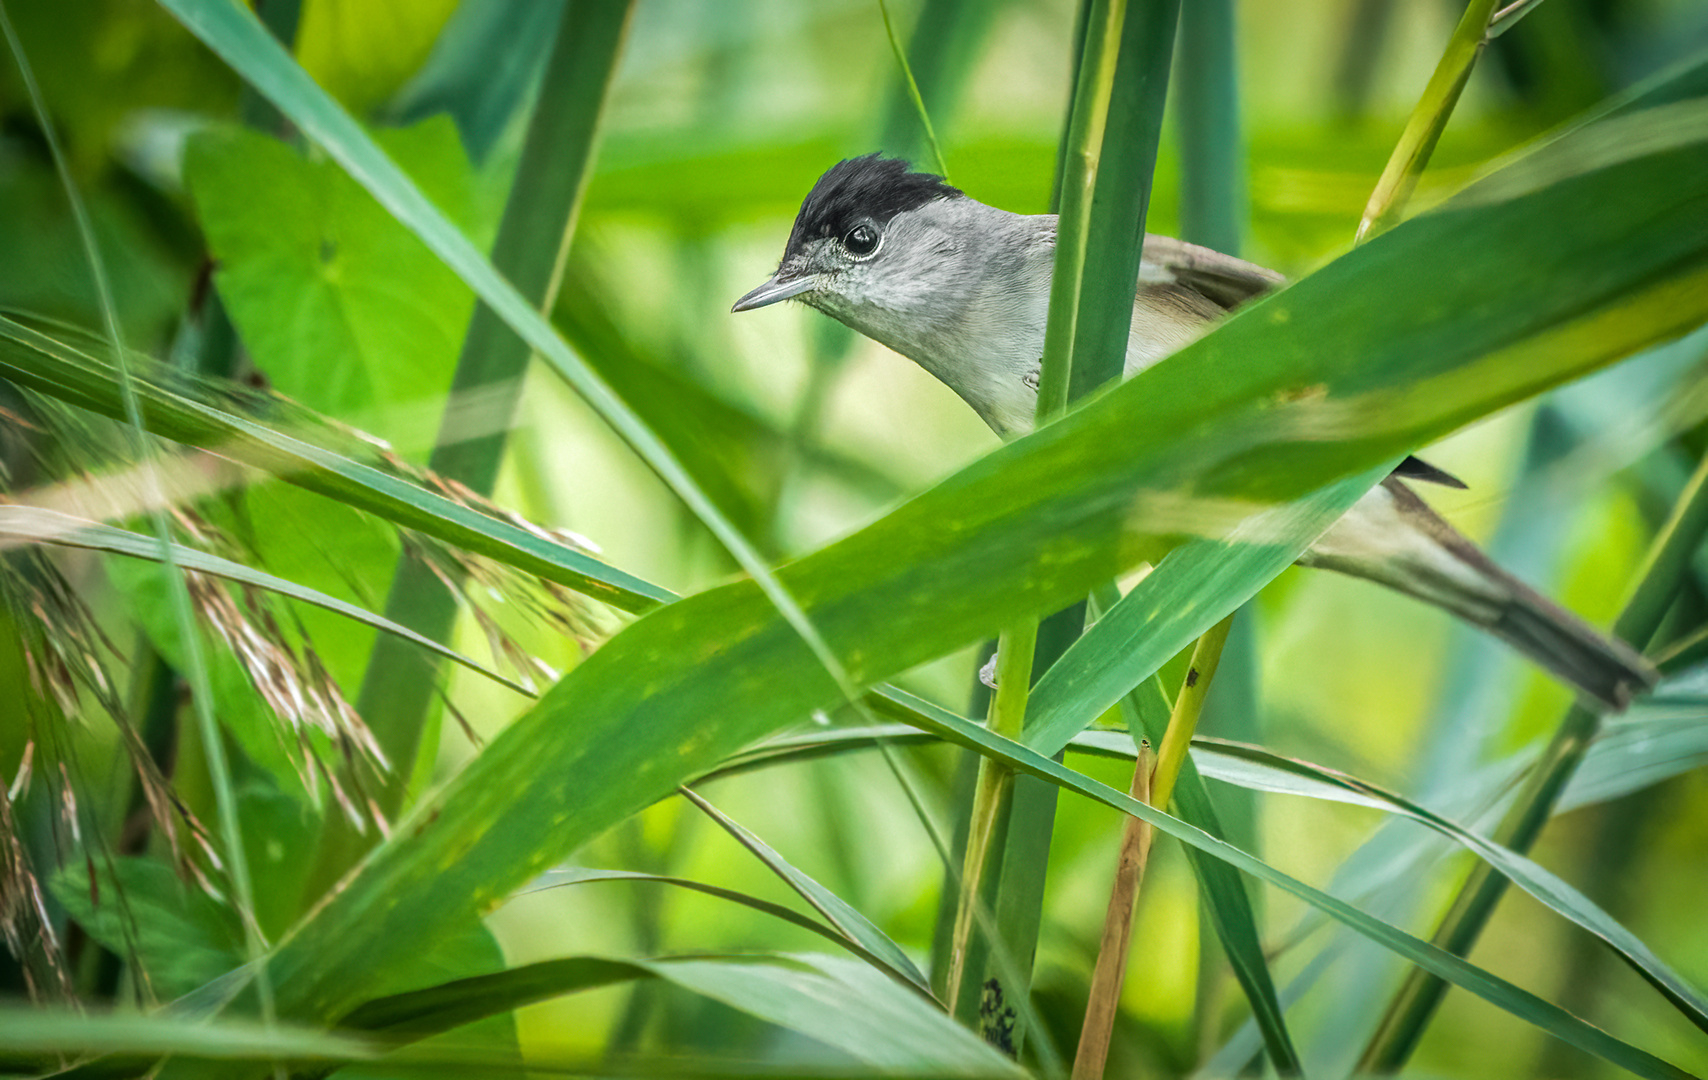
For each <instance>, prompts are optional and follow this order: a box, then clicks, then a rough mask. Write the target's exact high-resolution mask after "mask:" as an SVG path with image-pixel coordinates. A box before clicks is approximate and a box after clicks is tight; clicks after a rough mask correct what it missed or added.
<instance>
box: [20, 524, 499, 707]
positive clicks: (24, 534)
mask: <svg viewBox="0 0 1708 1080" xmlns="http://www.w3.org/2000/svg"><path fill="white" fill-rule="evenodd" d="M18 543H29V544H53V545H56V546H59V547H74V548H83V549H85V550H88V551H105V552H108V553H110V554H114V555H126V556H129V557H130V558H133V559H148V560H150V561H154V562H159V561H161V557H160V546H159V544H158V543H156V542H155V541H154V540H153V539H152V538H151V537H145V536H141V535H139V534H137V533H134V532H131V531H130V530H128V529H118V528H114V527H113V526H111V525H103V524H101V523H100V522H96V521H85V520H83V519H82V518H75V517H72V516H71V515H69V514H62V513H60V512H58V511H57V510H47V509H43V508H41V507H36V506H17V505H0V549H4V548H6V547H10V546H12V545H14V544H18ZM172 565H174V566H177V567H178V568H179V569H182V570H194V571H195V572H196V573H198V574H210V575H212V576H214V577H220V578H224V579H226V580H227V581H235V582H237V583H238V584H241V585H253V586H255V587H256V588H260V589H266V590H267V591H268V592H274V593H278V594H279V595H280V596H288V597H290V598H291V599H293V600H301V601H302V602H303V603H305V604H313V605H314V606H315V607H318V608H324V609H325V610H327V611H331V612H335V613H337V614H339V615H342V616H344V617H345V618H347V619H350V620H353V621H355V622H359V623H361V624H362V625H363V626H371V627H373V628H374V629H375V630H380V631H383V632H384V633H387V634H392V635H394V636H396V637H397V638H399V639H401V640H403V641H406V642H408V643H409V644H411V645H413V646H415V647H416V648H418V649H425V650H427V651H428V652H432V653H436V654H438V655H439V656H442V657H444V658H445V659H447V660H449V661H451V662H452V663H455V664H460V665H462V666H463V667H465V668H468V669H469V670H470V671H472V672H474V673H476V674H477V675H483V676H485V677H486V678H488V679H491V680H492V681H493V682H495V683H498V684H499V685H500V686H503V687H506V688H508V689H510V690H514V691H516V693H518V694H524V695H527V696H529V697H532V696H533V694H532V693H531V692H530V691H529V690H528V688H527V687H525V686H523V685H522V684H520V683H518V682H515V681H513V680H511V679H507V678H505V677H504V676H502V675H500V674H498V673H497V672H496V671H493V670H492V669H490V668H488V667H486V666H485V665H483V664H481V663H479V662H478V661H476V660H474V659H472V658H471V657H467V656H464V655H463V654H462V653H460V652H457V651H456V650H455V649H450V648H447V647H445V646H444V645H441V644H439V643H438V642H437V641H433V640H432V639H430V638H427V637H423V636H422V635H421V634H418V633H416V632H415V631H413V630H411V629H409V628H408V627H407V626H402V625H400V624H398V623H395V622H392V621H391V620H390V619H387V618H385V617H384V616H380V615H375V614H374V613H373V612H371V611H367V610H365V609H363V608H359V607H357V606H356V605H355V604H348V603H345V602H344V601H342V600H340V599H338V598H337V597H335V596H328V595H326V594H325V593H323V592H321V591H319V590H318V589H311V588H309V587H307V586H306V585H298V584H297V583H296V582H294V581H287V580H285V579H284V578H281V577H276V576H274V575H273V574H269V573H266V572H264V571H261V570H254V569H251V568H249V567H247V566H244V565H243V564H242V563H236V562H232V561H231V560H230V559H222V558H220V557H219V556H218V555H210V554H208V553H207V552H204V551H197V550H195V549H194V548H189V547H185V546H184V545H182V544H176V543H175V544H173V545H172Z"/></svg>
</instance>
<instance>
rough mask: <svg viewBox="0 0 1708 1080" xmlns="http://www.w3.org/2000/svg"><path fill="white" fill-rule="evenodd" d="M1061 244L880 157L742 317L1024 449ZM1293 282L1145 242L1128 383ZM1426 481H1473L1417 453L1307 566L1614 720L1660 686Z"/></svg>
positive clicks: (797, 233) (1033, 222)
mask: <svg viewBox="0 0 1708 1080" xmlns="http://www.w3.org/2000/svg"><path fill="white" fill-rule="evenodd" d="M1055 246H1056V216H1055V215H1053V214H1016V213H1011V212H1009V211H1007V210H1001V209H998V208H997V207H993V206H987V205H985V204H984V203H981V202H978V201H977V200H975V199H973V198H971V197H969V196H968V195H967V194H966V193H964V192H963V191H961V190H960V189H959V188H956V187H953V186H951V185H950V184H949V183H948V181H946V180H945V179H944V178H943V177H941V176H938V175H936V174H933V173H928V172H918V171H915V170H914V169H913V168H912V166H911V165H910V164H909V163H908V162H907V161H906V160H904V159H902V158H889V157H884V156H882V155H880V154H867V155H865V156H863V157H855V158H849V159H845V160H843V161H840V162H838V163H837V164H836V165H834V166H832V167H831V168H830V169H829V170H828V171H827V172H825V173H824V175H823V176H821V177H819V179H818V182H817V183H815V184H814V185H813V187H812V189H811V190H810V191H809V192H808V193H807V196H806V198H805V200H803V201H802V203H801V208H800V212H799V213H798V214H797V215H796V216H795V222H794V227H793V228H792V229H791V230H790V233H789V238H788V242H787V243H786V244H785V246H784V249H783V257H782V260H781V262H780V263H779V264H778V266H777V270H776V272H775V273H773V274H772V275H771V277H770V278H769V279H767V280H766V281H765V282H764V284H762V285H760V286H759V287H758V288H756V289H754V290H752V291H751V292H749V293H747V294H746V295H744V296H743V297H741V299H739V300H737V301H736V302H735V304H734V306H733V307H732V308H731V311H732V312H744V311H752V310H754V309H756V308H761V307H766V306H768V305H771V304H776V303H778V302H780V301H783V300H796V301H799V302H802V303H805V304H807V305H808V306H810V307H813V308H816V309H817V310H818V311H820V312H822V313H824V314H826V315H829V316H830V317H831V318H834V319H836V320H838V321H839V322H842V323H844V324H846V325H847V326H848V327H850V328H851V329H853V330H855V331H857V332H859V333H861V334H863V335H865V336H866V337H868V338H871V339H872V340H874V341H876V342H878V343H879V344H881V345H884V346H887V347H888V348H890V349H892V350H893V351H895V352H897V353H900V354H901V355H902V356H905V357H907V358H908V359H910V360H912V361H914V362H915V363H917V364H918V365H919V366H920V367H922V368H924V369H925V370H926V371H928V372H930V373H931V374H932V375H934V376H936V377H937V378H938V379H939V380H940V381H942V382H943V383H945V384H946V385H947V386H948V387H949V388H950V389H951V390H953V391H955V393H956V394H958V395H960V397H961V398H962V400H964V401H965V402H966V403H967V404H968V405H969V406H971V407H972V409H973V411H974V412H976V413H977V414H978V415H979V416H980V417H981V418H982V419H983V420H984V421H985V423H986V424H988V425H989V426H990V428H991V429H992V430H993V431H995V432H996V434H997V435H998V436H999V437H1001V438H1003V439H1015V438H1019V437H1021V436H1024V435H1026V434H1027V433H1028V432H1030V431H1031V430H1032V427H1033V414H1034V411H1035V406H1036V403H1037V396H1038V377H1039V371H1040V367H1041V363H1042V359H1041V358H1042V356H1043V351H1044V330H1045V323H1046V320H1047V314H1048V306H1049V296H1050V282H1051V276H1052V274H1053V272H1054V266H1055ZM1285 284H1286V279H1285V278H1283V277H1282V275H1280V274H1278V273H1276V272H1275V271H1273V270H1268V269H1265V268H1264V267H1261V266H1258V265H1256V264H1255V263H1250V262H1246V261H1245V260H1243V259H1238V258H1235V257H1234V256H1231V255H1225V254H1223V253H1221V252H1218V251H1214V250H1212V249H1210V248H1206V247H1201V246H1199V245H1196V244H1190V243H1187V242H1185V241H1182V240H1176V239H1172V238H1170V237H1166V236H1156V235H1152V234H1148V233H1147V234H1146V235H1145V239H1144V245H1143V247H1142V249H1141V254H1140V264H1139V279H1138V287H1137V290H1136V294H1135V297H1134V302H1133V318H1132V325H1131V329H1130V331H1129V333H1128V337H1127V355H1126V364H1125V372H1124V375H1125V377H1131V376H1133V375H1135V374H1137V373H1138V372H1141V371H1143V370H1145V369H1146V368H1148V367H1150V366H1151V365H1153V364H1155V363H1157V362H1158V361H1160V360H1162V359H1163V358H1165V357H1167V356H1169V355H1170V354H1172V353H1174V352H1176V351H1178V350H1179V349H1181V348H1183V347H1185V346H1186V345H1189V344H1191V343H1192V342H1193V341H1195V340H1197V339H1198V338H1199V337H1201V336H1203V335H1204V334H1205V333H1207V332H1208V331H1209V330H1210V329H1212V328H1213V327H1214V326H1215V324H1216V323H1217V321H1219V320H1220V319H1222V318H1223V317H1224V316H1226V315H1227V314H1228V313H1229V312H1230V311H1232V310H1234V309H1236V308H1238V307H1240V306H1241V305H1243V304H1245V303H1247V302H1249V301H1252V300H1255V299H1257V298H1258V297H1261V296H1263V295H1265V294H1267V293H1269V292H1272V291H1274V290H1276V289H1279V288H1281V287H1282V286H1284V285H1285ZM1408 481H1409V482H1410V483H1408ZM1411 483H1426V484H1440V485H1445V486H1448V487H1456V488H1463V487H1465V485H1464V484H1463V483H1462V482H1460V481H1459V480H1458V479H1457V478H1455V477H1453V476H1452V475H1451V474H1449V473H1447V472H1445V471H1444V470H1442V469H1438V468H1436V467H1435V466H1433V465H1430V464H1428V463H1427V462H1424V461H1422V460H1420V459H1418V458H1416V457H1407V458H1406V459H1405V460H1404V461H1403V462H1401V463H1400V465H1399V466H1397V467H1396V468H1395V469H1394V471H1393V472H1392V473H1391V474H1390V475H1389V476H1388V477H1386V478H1385V479H1384V480H1383V481H1382V482H1381V483H1380V484H1378V485H1376V486H1375V487H1373V488H1371V490H1370V491H1369V492H1368V493H1367V494H1366V495H1364V496H1363V497H1362V498H1360V499H1359V500H1358V502H1357V503H1355V504H1354V505H1353V507H1352V508H1351V509H1350V510H1349V511H1348V512H1347V513H1346V514H1345V515H1344V516H1343V517H1341V518H1340V519H1339V520H1338V521H1337V522H1336V523H1335V524H1334V525H1332V526H1331V527H1330V528H1329V529H1328V530H1327V531H1326V532H1325V533H1324V534H1323V535H1322V536H1321V537H1319V538H1318V539H1317V540H1316V542H1315V543H1314V544H1312V546H1311V547H1310V548H1309V549H1308V550H1307V551H1306V552H1305V553H1304V555H1302V556H1301V557H1300V559H1299V560H1298V561H1299V563H1300V564H1301V565H1305V566H1315V567H1321V568H1325V569H1328V570H1333V571H1338V572H1340V573H1343V574H1349V575H1351V576H1353V577H1358V578H1364V579H1367V580H1370V581H1375V582H1378V583H1380V584H1382V585H1386V586H1388V587H1389V588H1392V589H1396V590H1398V591H1399V592H1401V593H1405V594H1407V595H1409V596H1412V597H1415V598H1416V599H1419V600H1422V601H1424V602H1426V603H1429V604H1433V605H1436V606H1438V607H1441V608H1444V609H1446V610H1447V611H1448V612H1450V613H1451V614H1453V615H1456V616H1458V617H1459V618H1461V619H1464V620H1466V621H1467V622H1469V623H1471V624H1472V625H1475V626H1478V627H1481V628H1482V629H1484V630H1486V631H1488V632H1489V633H1491V634H1493V635H1494V636H1495V637H1497V638H1500V639H1502V640H1504V641H1506V642H1507V643H1508V644H1510V645H1511V646H1513V647H1514V648H1516V649H1517V650H1518V651H1519V652H1521V653H1523V654H1525V655H1526V656H1529V657H1530V658H1531V659H1532V660H1534V661H1535V662H1536V663H1537V664H1539V665H1540V666H1541V667H1543V668H1544V669H1546V670H1548V671H1549V672H1551V673H1553V674H1554V675H1555V676H1557V677H1558V678H1560V679H1561V680H1563V681H1564V682H1566V683H1567V684H1569V685H1570V686H1572V687H1574V688H1575V689H1576V690H1577V691H1578V693H1579V695H1580V697H1581V698H1583V699H1587V702H1589V703H1593V704H1595V705H1597V706H1599V707H1600V708H1602V709H1605V710H1609V711H1615V712H1616V711H1620V710H1623V709H1624V708H1625V707H1626V706H1627V705H1628V704H1629V703H1630V702H1631V701H1632V700H1633V699H1634V698H1635V697H1637V696H1640V695H1641V694H1643V693H1646V692H1647V691H1649V690H1650V689H1652V688H1653V687H1654V685H1655V683H1656V681H1657V680H1658V675H1657V673H1656V671H1655V668H1654V667H1653V665H1651V664H1650V663H1649V662H1648V661H1647V660H1645V659H1644V658H1643V656H1642V655H1641V654H1640V653H1638V652H1637V651H1636V650H1634V649H1632V648H1631V647H1630V646H1629V645H1627V644H1626V643H1624V642H1622V641H1619V640H1618V639H1616V638H1612V637H1609V636H1607V635H1604V634H1602V633H1600V632H1598V631H1597V630H1595V629H1594V628H1593V627H1591V626H1590V625H1589V624H1588V623H1586V622H1585V621H1584V620H1582V619H1580V618H1579V617H1578V616H1576V615H1574V614H1573V613H1571V612H1570V611H1567V610H1566V609H1564V608H1562V607H1561V606H1559V605H1558V604H1556V603H1554V602H1553V601H1551V600H1549V599H1548V598H1547V597H1545V596H1543V595H1541V594H1540V593H1538V592H1537V591H1536V590H1535V589H1533V588H1531V587H1530V586H1529V585H1527V584H1525V583H1524V582H1523V581H1520V580H1519V579H1518V578H1516V577H1514V576H1513V575H1512V574H1510V573H1508V572H1507V571H1505V570H1503V569H1502V568H1501V567H1499V566H1498V565H1496V564H1495V562H1494V561H1493V560H1492V559H1490V558H1489V557H1488V556H1487V555H1486V554H1484V553H1483V552H1482V551H1481V550H1480V549H1478V548H1477V546H1476V545H1475V544H1473V543H1472V542H1471V541H1470V540H1469V539H1467V538H1466V537H1465V536H1463V535H1462V534H1461V533H1459V532H1458V530H1456V529H1454V528H1453V526H1452V525H1450V524H1449V523H1448V522H1447V521H1446V520H1445V519H1444V518H1442V517H1441V516H1440V515H1439V514H1437V513H1436V512H1435V511H1433V510H1432V509H1430V507H1429V505H1428V504H1427V503H1426V502H1424V500H1423V499H1422V498H1421V497H1420V496H1419V495H1418V494H1417V493H1416V492H1415V491H1414V490H1413V489H1412V487H1411Z"/></svg>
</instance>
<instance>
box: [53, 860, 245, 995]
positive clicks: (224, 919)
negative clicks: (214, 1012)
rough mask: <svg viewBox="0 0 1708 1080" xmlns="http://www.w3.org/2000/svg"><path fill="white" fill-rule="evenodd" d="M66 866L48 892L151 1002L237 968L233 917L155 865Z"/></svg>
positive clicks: (238, 937) (237, 929) (238, 933)
mask: <svg viewBox="0 0 1708 1080" xmlns="http://www.w3.org/2000/svg"><path fill="white" fill-rule="evenodd" d="M90 869H91V868H90V866H89V865H88V864H86V863H81V862H71V863H67V864H66V865H65V866H64V867H63V868H61V869H60V871H59V872H58V873H56V874H54V875H53V877H52V878H51V879H50V880H49V882H48V888H49V890H50V891H52V893H53V898H54V899H55V900H58V901H59V902H60V903H61V904H63V905H65V909H66V910H67V911H69V912H70V913H71V916H72V918H74V919H76V920H77V921H78V922H79V923H80V924H82V926H83V929H84V930H86V931H87V932H88V934H89V936H90V937H92V938H94V939H95V940H96V941H99V942H100V943H101V944H102V945H104V946H105V947H106V948H107V949H108V950H110V951H111V952H113V953H115V954H117V955H118V956H120V957H126V958H134V959H135V962H136V963H137V964H138V965H139V967H140V968H141V971H142V976H143V978H145V979H147V981H148V984H149V986H150V987H151V988H152V991H153V993H154V995H155V996H156V997H159V998H162V999H170V998H175V997H178V996H179V995H181V994H184V993H187V992H189V991H190V990H193V989H195V988H196V987H198V986H200V985H202V984H203V983H205V982H207V981H209V980H210V979H213V978H215V977H217V976H219V975H222V974H224V973H225V972H226V971H229V970H230V969H232V968H233V967H235V966H237V965H238V964H239V963H241V962H242V956H243V928H242V926H241V925H240V924H239V923H238V920H237V913H236V912H234V911H232V910H231V908H230V907H228V906H226V905H225V904H224V903H222V902H221V901H219V900H215V899H214V898H213V897H211V896H209V895H208V894H207V893H206V892H205V891H203V889H202V888H201V887H199V886H198V885H196V884H195V883H193V882H189V881H185V880H183V879H181V878H180V877H179V876H178V875H177V874H176V873H174V872H173V870H172V868H171V867H170V866H167V865H166V864H165V863H163V862H161V861H160V860H159V859H155V858H151V857H144V856H140V855H137V856H127V857H125V858H121V859H115V860H113V862H112V863H111V864H109V865H108V866H102V867H99V868H96V869H95V872H94V876H93V878H92V879H91V876H90Z"/></svg>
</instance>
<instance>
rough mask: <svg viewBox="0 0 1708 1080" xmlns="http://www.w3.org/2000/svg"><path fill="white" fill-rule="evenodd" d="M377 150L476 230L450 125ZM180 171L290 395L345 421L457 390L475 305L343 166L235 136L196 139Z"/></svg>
mask: <svg viewBox="0 0 1708 1080" xmlns="http://www.w3.org/2000/svg"><path fill="white" fill-rule="evenodd" d="M381 143H382V145H383V146H384V148H385V150H386V153H387V154H389V155H390V156H391V157H392V159H393V160H395V161H396V162H397V163H398V164H399V166H400V167H402V168H403V169H405V170H407V171H409V172H410V173H411V174H412V175H414V176H418V177H421V178H422V182H423V191H424V192H425V193H426V195H427V197H428V198H430V199H432V200H433V201H434V202H435V203H436V204H437V205H439V206H441V207H444V208H446V210H447V212H448V213H449V214H450V215H451V216H452V218H453V220H456V221H457V222H458V223H459V224H461V225H462V226H463V227H465V228H470V227H472V226H473V224H474V221H475V209H474V195H473V183H472V178H471V176H470V173H469V167H468V162H467V159H466V158H464V156H463V152H462V148H461V146H460V145H459V144H458V142H457V136H456V130H455V128H454V127H452V125H451V123H450V122H449V121H448V120H446V119H444V118H437V119H434V120H429V121H424V122H423V123H421V124H420V125H417V126H416V127H414V128H406V129H397V130H392V131H386V132H383V133H381ZM184 169H185V179H186V181H187V182H188V184H189V187H190V191H191V193H192V195H194V197H195V200H196V210H197V216H198V218H199V220H200V222H201V225H202V228H203V229H205V230H206V231H207V237H208V246H209V248H210V249H211V250H212V252H213V256H214V258H215V259H217V260H218V261H219V272H218V274H217V275H216V281H217V283H218V285H219V291H220V297H221V299H223V300H224V301H225V305H226V310H227V311H229V312H230V314H231V320H232V322H233V323H235V324H236V325H237V329H238V332H239V333H240V334H241V335H242V337H243V342H244V344H245V346H246V347H247V348H248V349H249V351H250V355H251V356H253V357H254V359H255V364H256V366H257V367H258V368H260V369H261V371H262V372H263V373H264V374H265V375H266V376H267V378H268V380H269V381H271V382H272V384H273V385H274V386H276V387H277V388H278V389H279V390H280V391H281V392H282V393H284V394H286V395H287V396H289V397H292V398H294V399H296V400H297V401H300V402H302V403H303V404H304V405H307V406H309V407H310V408H313V409H315V410H317V411H320V412H323V413H327V414H330V415H332V416H344V417H348V416H354V415H356V414H358V413H360V412H362V411H363V410H372V409H373V408H375V407H376V406H379V405H389V404H396V403H401V402H404V401H407V400H410V399H411V398H414V397H419V396H426V397H437V396H439V395H442V394H443V393H444V392H445V391H446V390H447V389H449V387H450V384H451V371H452V368H453V366H454V365H455V362H456V358H457V347H458V345H459V343H460V342H461V341H462V338H463V332H464V330H465V329H467V327H468V319H469V314H470V313H471V312H472V311H473V310H474V294H473V293H472V292H470V290H469V289H468V287H467V286H465V285H463V284H462V283H461V282H459V281H458V280H457V277H456V275H455V274H454V273H452V272H451V271H450V270H449V269H448V268H447V267H446V266H445V265H444V264H443V263H442V262H440V261H439V260H438V259H436V258H434V256H433V254H432V252H430V251H428V250H427V248H426V246H425V245H424V244H422V243H421V241H420V240H418V239H416V238H415V237H414V236H411V235H410V233H409V231H408V230H407V229H405V228H403V227H402V226H401V225H399V224H398V223H397V221H396V220H394V219H393V218H392V217H391V215H390V214H388V213H386V212H385V210H383V209H382V208H381V207H380V205H379V204H378V203H377V202H375V201H374V199H373V197H372V196H371V195H369V194H367V193H366V192H365V191H363V190H362V189H361V187H360V186H359V185H358V184H357V183H356V182H355V181H354V180H351V179H350V177H349V176H347V175H345V173H344V171H343V170H342V169H340V168H339V167H338V166H337V165H336V164H334V163H333V162H330V161H324V160H322V161H309V160H306V159H304V157H303V156H302V154H301V153H299V152H298V151H296V150H294V149H292V148H291V147H289V146H287V145H285V144H284V143H281V142H279V141H278V140H277V139H272V138H268V137H267V136H264V135H259V134H256V133H254V132H246V131H241V130H230V131H221V132H217V133H208V134H204V135H200V136H197V137H196V138H195V139H194V140H192V142H191V144H190V147H189V150H188V152H187V154H186V156H185V161H184Z"/></svg>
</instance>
